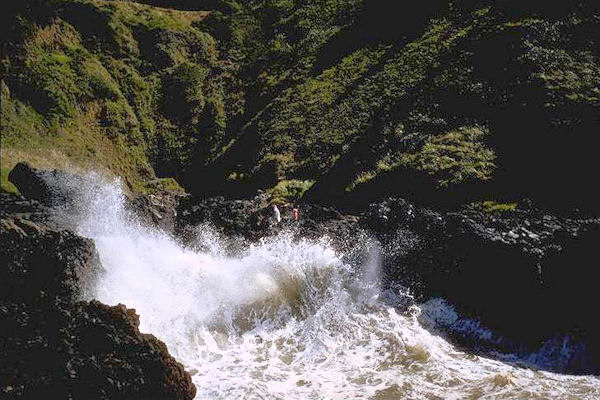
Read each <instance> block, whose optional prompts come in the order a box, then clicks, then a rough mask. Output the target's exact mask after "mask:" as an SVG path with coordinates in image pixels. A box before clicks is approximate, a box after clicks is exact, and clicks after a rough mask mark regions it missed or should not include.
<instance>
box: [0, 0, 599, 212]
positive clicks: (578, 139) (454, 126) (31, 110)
mask: <svg viewBox="0 0 600 400" xmlns="http://www.w3.org/2000/svg"><path fill="white" fill-rule="evenodd" d="M141 3H148V4H150V5H148V4H141ZM14 7H16V6H14ZM169 7H175V9H173V8H169ZM201 9H202V10H201ZM9 11H10V10H9ZM7 15H8V16H9V17H8V18H9V19H8V22H7V23H6V24H3V25H5V26H6V27H7V28H4V29H5V31H6V32H5V33H6V34H5V35H3V37H5V38H6V39H5V41H4V44H3V55H2V59H3V63H2V68H3V76H4V84H3V85H2V99H3V101H2V111H3V112H2V125H3V128H4V132H5V133H4V135H3V147H2V155H3V171H4V174H3V176H4V177H6V173H7V172H8V169H10V168H11V167H12V165H13V164H15V163H16V162H18V161H23V160H25V161H27V160H28V161H30V162H32V163H33V164H34V165H38V166H44V167H57V166H60V167H62V168H63V169H64V168H75V167H77V168H84V169H85V168H90V167H93V168H98V167H102V168H104V169H106V170H109V171H111V172H112V173H114V174H116V175H120V176H123V177H124V178H125V179H126V181H127V182H128V183H129V184H130V186H131V187H132V188H133V189H135V190H137V191H144V190H147V188H146V187H145V185H144V182H145V181H147V180H149V179H153V177H154V176H155V174H158V175H159V176H163V177H164V176H171V177H175V178H177V179H178V181H179V182H180V183H182V184H183V185H184V186H185V187H186V189H188V190H189V191H192V192H194V193H196V194H198V195H202V196H205V195H210V194H222V195H226V196H241V195H244V196H245V195H249V194H252V193H254V192H255V191H256V190H257V189H265V190H268V191H269V193H271V194H273V195H274V196H275V197H280V198H283V199H288V200H289V199H296V198H298V197H300V196H302V195H303V194H305V193H306V195H307V198H309V199H311V200H313V201H319V202H329V203H336V204H338V205H344V206H347V207H363V206H366V205H367V204H368V203H369V202H371V201H373V200H374V199H376V198H377V197H381V196H384V195H398V196H402V197H406V198H411V199H414V200H415V201H419V202H423V203H428V204H436V205H457V204H462V203H465V202H470V201H477V200H519V199H520V198H523V197H530V198H534V199H535V200H536V201H537V202H539V203H540V204H543V205H544V206H547V207H552V208H562V209H570V208H573V207H580V208H589V209H596V208H597V207H596V205H597V204H598V200H599V199H598V198H597V194H596V193H595V192H596V191H595V190H593V188H592V185H589V184H587V182H589V181H591V180H592V179H593V173H594V171H595V169H594V164H593V162H594V149H595V148H597V146H598V144H599V143H598V139H597V135H594V132H595V131H596V130H597V128H598V124H599V122H598V115H599V114H600V112H599V111H600V110H599V107H600V105H599V104H600V102H599V97H598V90H599V89H598V87H599V86H600V82H599V80H598V79H599V78H598V77H599V76H600V69H599V68H600V67H599V62H598V59H599V58H598V57H599V54H598V48H599V46H598V42H597V41H598V39H597V38H598V37H599V35H598V32H600V30H599V29H600V28H599V27H600V25H599V18H598V15H599V14H598V7H597V6H596V5H595V4H594V3H593V2H588V1H568V2H560V6H554V5H550V4H547V2H527V4H526V5H524V4H520V3H519V2H512V1H508V0H506V1H500V0H498V1H495V2H491V3H490V2H479V1H452V2H445V1H433V0H432V1H425V2H420V3H419V4H418V5H417V4H411V6H410V7H402V6H399V5H396V4H395V3H394V2H385V1H370V2H363V1H361V0H345V1H329V0H319V1H314V2H303V1H293V0H290V1H272V2H264V1H219V0H215V1H207V2H190V1H166V0H165V1H160V0H156V1H154V0H153V1H144V2H137V3H136V2H124V1H102V0H77V1H76V0H60V1H58V0H56V1H33V0H30V1H27V2H23V3H22V5H21V6H19V7H16V9H14V10H12V11H11V12H8V14H7ZM32 148H33V149H35V150H31V149H32ZM573 177H576V178H577V179H573ZM4 185H5V187H8V183H7V182H4ZM556 187H561V188H562V189H561V190H560V191H558V193H557V191H556V190H555V188H556Z"/></svg>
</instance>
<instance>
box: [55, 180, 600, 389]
mask: <svg viewBox="0 0 600 400" xmlns="http://www.w3.org/2000/svg"><path fill="white" fill-rule="evenodd" d="M89 180H90V184H89V185H85V186H81V185H79V186H78V187H77V188H74V189H76V190H75V192H76V193H77V196H76V199H74V201H73V202H71V205H70V206H69V207H68V209H66V210H63V215H68V217H69V220H70V222H71V223H72V224H73V226H75V228H76V230H77V232H78V233H80V234H81V235H84V236H87V237H90V238H92V239H94V241H95V243H96V247H97V249H98V252H99V255H100V259H101V261H102V265H103V267H104V269H105V273H104V275H103V277H102V279H101V280H100V282H99V283H98V285H97V288H96V291H95V293H94V297H96V298H97V299H99V300H100V301H102V302H104V303H107V304H118V303H124V304H126V305H127V306H128V307H132V308H135V309H136V310H137V312H138V314H140V321H141V324H140V330H141V331H143V332H148V333H152V334H154V335H155V336H157V337H158V338H160V339H161V340H163V341H165V342H166V343H167V345H168V348H169V352H170V353H171V354H172V355H173V356H174V357H176V358H177V359H178V360H179V361H181V362H182V363H183V364H184V365H185V367H186V369H187V370H188V371H189V372H190V374H191V375H192V378H193V382H194V384H195V385H196V387H197V398H198V399H230V398H244V399H290V398H301V399H422V398H428V399H463V398H472V399H498V398H510V399H521V398H522V399H533V398H535V399H539V398H561V399H562V398H565V399H594V398H600V380H599V379H598V378H597V377H592V376H568V375H561V374H555V373H550V372H543V371H536V370H535V369H530V368H519V367H516V366H514V365H513V364H511V363H508V362H506V363H505V362H501V361H498V360H492V359H488V358H485V357H480V356H477V355H473V354H469V353H467V352H464V351H462V350H460V349H458V348H457V347H455V346H454V345H452V344H451V343H450V342H448V341H447V340H446V339H444V337H443V336H442V335H437V334H434V333H432V332H435V326H436V324H437V323H439V322H440V321H444V320H446V321H447V320H448V318H450V319H452V318H453V314H452V313H453V312H454V311H453V310H452V308H451V307H449V306H448V305H447V304H446V303H445V302H443V301H438V302H436V301H433V302H429V303H427V304H425V305H422V306H421V307H419V306H416V305H414V304H413V302H412V299H411V298H410V296H409V295H408V294H406V293H404V292H403V291H402V290H400V289H397V290H391V289H387V290H382V289H381V288H380V284H379V264H380V255H379V248H378V246H377V243H376V242H374V241H368V240H366V241H362V242H361V243H356V247H357V248H360V250H361V251H362V252H365V253H366V254H364V257H359V258H358V259H360V260H361V261H360V262H354V263H352V262H348V261H347V259H348V257H344V254H339V253H338V252H336V251H335V250H334V249H333V247H332V246H331V245H330V243H329V241H328V239H327V238H322V239H320V240H306V239H297V238H296V237H295V236H294V235H293V234H292V233H290V232H288V233H282V234H279V235H277V236H274V237H269V238H265V239H264V240H262V241H261V242H259V243H254V244H251V243H248V244H247V245H245V246H244V248H243V249H242V250H238V251H237V252H236V253H231V252H230V251H229V250H228V249H229V247H228V246H227V238H221V237H219V235H218V234H216V233H215V232H214V231H212V230H211V229H210V228H208V227H198V239H197V243H195V244H196V246H195V248H197V249H202V250H192V249H189V248H186V247H183V246H182V245H181V244H179V243H178V242H177V241H176V240H175V239H173V238H172V237H170V236H169V235H167V234H166V233H164V232H161V231H159V230H157V229H153V228H149V227H145V226H142V225H141V224H139V223H138V222H137V221H136V219H135V217H134V216H133V215H131V214H130V213H128V211H127V210H126V207H125V198H124V195H123V192H122V190H121V188H120V184H119V182H118V181H115V182H108V183H107V182H105V181H102V180H101V179H100V178H99V177H96V176H91V177H90V178H89ZM74 205H75V206H74ZM65 211H66V212H65ZM477 329H479V327H478V328H477ZM506 361H509V360H506Z"/></svg>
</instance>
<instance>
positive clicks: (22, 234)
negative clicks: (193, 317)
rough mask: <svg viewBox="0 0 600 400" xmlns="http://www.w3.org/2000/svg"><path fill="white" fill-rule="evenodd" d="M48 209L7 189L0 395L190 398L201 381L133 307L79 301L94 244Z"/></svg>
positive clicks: (0, 273) (96, 270) (2, 221)
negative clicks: (46, 218) (55, 221)
mask: <svg viewBox="0 0 600 400" xmlns="http://www.w3.org/2000/svg"><path fill="white" fill-rule="evenodd" d="M44 210H46V209H45V208H44V206H43V205H41V204H39V203H37V202H35V201H31V200H24V199H23V198H22V197H20V196H15V195H10V194H6V193H3V194H2V206H1V207H0V242H1V243H2V246H1V247H0V266H1V267H0V349H2V356H1V357H0V398H3V399H21V398H23V399H41V398H48V399H124V400H125V399H140V400H141V399H192V398H193V397H194V395H195V387H194V386H193V385H192V383H191V378H190V376H189V375H188V374H187V373H186V372H185V371H184V369H183V366H182V365H181V364H179V363H178V362H176V361H175V360H174V359H173V358H172V357H171V356H170V355H169V354H168V351H167V348H166V346H165V345H164V343H162V342H161V341H159V340H158V339H156V338H155V337H153V336H151V335H145V334H141V333H140V332H139V330H138V325H139V320H138V317H137V315H136V314H135V310H128V309H127V308H126V307H125V306H123V305H119V306H115V307H110V306H107V305H104V304H101V303H99V302H97V301H91V302H88V301H83V299H84V298H87V297H89V295H90V294H91V293H90V292H91V291H92V290H93V287H94V281H95V280H96V279H98V277H99V274H101V273H102V268H101V266H100V264H99V261H98V256H97V253H96V250H95V247H94V243H93V242H92V241H91V240H89V239H85V238H81V237H79V236H77V235H75V234H73V233H72V232H69V231H66V230H60V229H57V228H55V227H51V226H48V225H45V224H44V223H43V220H42V219H41V218H38V216H39V214H40V213H43V212H44Z"/></svg>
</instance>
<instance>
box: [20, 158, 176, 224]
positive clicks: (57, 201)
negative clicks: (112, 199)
mask: <svg viewBox="0 0 600 400" xmlns="http://www.w3.org/2000/svg"><path fill="white" fill-rule="evenodd" d="M8 178H9V180H10V182H12V183H13V184H14V185H15V186H16V187H17V188H18V189H19V192H20V193H21V194H22V195H23V196H25V197H26V198H28V199H33V200H36V201H38V202H40V203H42V204H43V205H45V206H48V207H64V206H65V205H69V204H71V205H72V203H74V202H78V201H82V200H81V193H82V190H81V188H82V187H89V188H93V187H94V186H95V185H97V184H98V182H94V181H92V178H90V177H86V176H83V175H77V174H71V173H68V172H64V171H61V170H56V169H55V170H43V169H37V168H33V167H31V166H30V165H28V164H27V163H18V164H17V165H16V166H15V167H14V168H13V169H12V171H11V172H10V173H9V176H8ZM181 196H182V195H181V194H180V193H178V192H175V191H169V190H158V189H157V190H155V191H154V192H153V193H135V194H129V195H128V196H127V197H125V198H124V200H125V205H126V207H127V208H128V210H129V211H131V212H132V213H134V214H135V215H136V216H137V217H138V219H139V220H140V222H141V223H142V224H145V225H148V226H155V227H158V228H160V229H162V230H164V231H165V232H173V230H174V228H175V219H176V216H177V205H178V204H179V199H180V197H181Z"/></svg>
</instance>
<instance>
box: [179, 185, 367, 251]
mask: <svg viewBox="0 0 600 400" xmlns="http://www.w3.org/2000/svg"><path fill="white" fill-rule="evenodd" d="M293 208H294V207H293V206H282V205H280V206H279V209H280V213H281V222H280V223H279V224H276V223H275V222H274V220H273V211H272V206H271V205H269V203H268V198H267V196H266V195H264V194H259V195H257V196H256V197H254V198H252V199H244V200H227V199H225V198H223V197H211V198H207V199H197V198H195V197H192V196H190V197H187V198H185V199H184V200H182V201H181V202H180V204H179V208H178V211H177V215H178V217H177V223H176V229H175V231H176V234H177V235H178V236H179V237H180V238H182V239H183V240H184V242H186V243H188V244H190V243H191V242H192V241H193V239H194V232H195V229H196V227H197V226H198V225H201V224H207V225H209V226H211V227H213V228H216V229H217V230H218V231H220V232H221V233H222V234H223V235H224V236H227V237H231V236H235V237H241V238H244V239H246V240H249V241H257V240H259V239H261V238H264V237H266V236H271V235H275V234H277V233H280V232H283V231H287V232H291V233H292V234H294V235H295V236H296V237H305V238H320V237H324V236H326V237H329V238H330V239H331V240H332V243H333V244H334V245H336V246H338V247H339V246H345V245H347V244H348V243H347V242H348V241H351V240H352V239H351V238H352V237H353V236H356V233H357V232H356V230H357V229H358V218H357V217H355V216H351V215H343V214H341V213H339V212H338V211H337V210H335V209H334V208H332V207H323V206H319V205H314V204H299V205H297V208H298V215H299V218H298V221H294V217H293V215H294V214H293Z"/></svg>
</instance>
